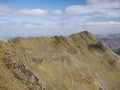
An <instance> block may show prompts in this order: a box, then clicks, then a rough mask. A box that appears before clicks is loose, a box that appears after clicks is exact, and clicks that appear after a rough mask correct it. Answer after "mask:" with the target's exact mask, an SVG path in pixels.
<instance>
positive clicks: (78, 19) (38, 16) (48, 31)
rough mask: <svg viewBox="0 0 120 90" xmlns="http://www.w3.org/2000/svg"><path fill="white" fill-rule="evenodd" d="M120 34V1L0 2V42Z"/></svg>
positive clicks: (25, 0) (42, 0)
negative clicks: (71, 35) (34, 38)
mask: <svg viewBox="0 0 120 90" xmlns="http://www.w3.org/2000/svg"><path fill="white" fill-rule="evenodd" d="M84 30H87V31H89V32H91V33H93V34H114V33H120V0H0V38H13V37H17V36H20V37H38V36H54V35H64V36H67V35H70V34H73V33H77V32H81V31H84Z"/></svg>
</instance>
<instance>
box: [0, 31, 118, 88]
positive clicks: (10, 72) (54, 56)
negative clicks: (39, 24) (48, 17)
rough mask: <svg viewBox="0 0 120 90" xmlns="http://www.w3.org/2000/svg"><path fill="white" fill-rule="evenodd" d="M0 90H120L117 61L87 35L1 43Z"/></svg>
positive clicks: (84, 33)
mask: <svg viewBox="0 0 120 90" xmlns="http://www.w3.org/2000/svg"><path fill="white" fill-rule="evenodd" d="M0 90H120V57H119V56H117V55H116V54H114V53H113V52H112V50H111V49H109V48H108V47H107V45H105V44H104V43H102V42H101V41H100V40H99V39H97V38H96V37H95V36H93V35H92V34H91V33H89V32H87V31H84V32H81V33H77V34H73V35H71V36H69V37H64V36H54V37H40V38H39V37H38V38H29V39H26V38H21V37H17V38H14V39H11V40H9V41H6V40H0Z"/></svg>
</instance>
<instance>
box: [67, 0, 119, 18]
mask: <svg viewBox="0 0 120 90" xmlns="http://www.w3.org/2000/svg"><path fill="white" fill-rule="evenodd" d="M87 2H88V3H87V4H86V5H72V6H69V7H67V8H66V11H67V13H68V14H75V15H83V14H93V15H94V16H96V15H97V16H100V15H101V16H103V17H120V2H119V1H118V0H115V1H114V2H113V0H87Z"/></svg>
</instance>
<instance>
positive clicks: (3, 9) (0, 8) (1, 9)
mask: <svg viewBox="0 0 120 90" xmlns="http://www.w3.org/2000/svg"><path fill="white" fill-rule="evenodd" d="M10 12H11V9H10V8H9V6H8V5H5V4H2V3H1V4H0V15H6V14H8V13H10Z"/></svg>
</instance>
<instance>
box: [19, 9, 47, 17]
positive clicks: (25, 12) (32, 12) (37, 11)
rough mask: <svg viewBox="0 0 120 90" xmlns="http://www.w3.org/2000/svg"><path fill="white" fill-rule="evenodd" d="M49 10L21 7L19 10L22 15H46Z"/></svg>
mask: <svg viewBox="0 0 120 90" xmlns="http://www.w3.org/2000/svg"><path fill="white" fill-rule="evenodd" d="M47 13H48V11H47V10H44V9H21V10H19V11H18V12H17V14H20V15H28V16H29V15H30V16H44V15H47Z"/></svg>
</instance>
